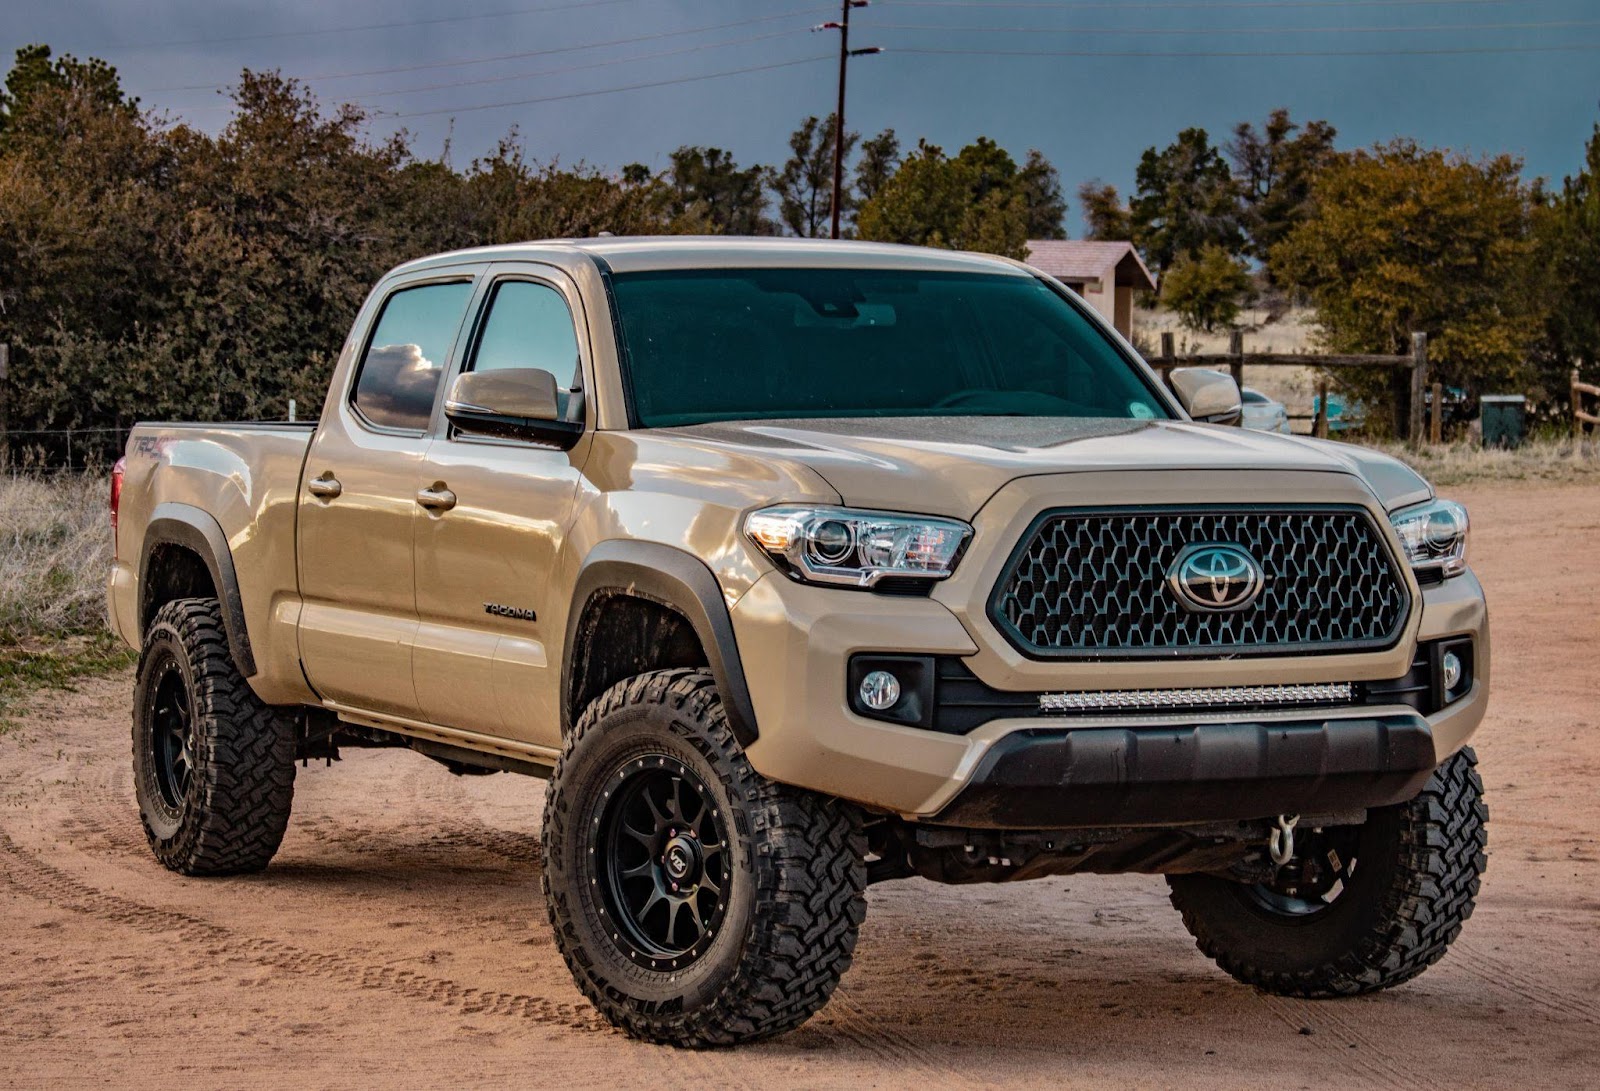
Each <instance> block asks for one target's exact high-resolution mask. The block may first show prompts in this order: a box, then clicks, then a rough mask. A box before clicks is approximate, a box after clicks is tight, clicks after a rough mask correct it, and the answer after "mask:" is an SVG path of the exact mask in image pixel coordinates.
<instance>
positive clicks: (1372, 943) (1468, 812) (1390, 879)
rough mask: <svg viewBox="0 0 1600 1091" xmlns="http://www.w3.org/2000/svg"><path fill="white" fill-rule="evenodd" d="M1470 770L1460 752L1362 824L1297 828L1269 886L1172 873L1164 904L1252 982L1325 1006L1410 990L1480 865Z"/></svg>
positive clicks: (1447, 938) (1438, 947)
mask: <svg viewBox="0 0 1600 1091" xmlns="http://www.w3.org/2000/svg"><path fill="white" fill-rule="evenodd" d="M1476 765H1477V758H1476V756H1475V755H1474V754H1473V752H1472V751H1471V750H1470V749H1466V750H1463V751H1461V752H1460V753H1458V754H1456V755H1455V756H1454V757H1452V758H1451V759H1450V760H1449V761H1447V762H1445V763H1444V764H1443V765H1441V766H1440V767H1439V768H1438V769H1437V770H1435V771H1434V774H1433V776H1432V777H1430V778H1429V779H1428V782H1427V784H1426V785H1424V786H1423V789H1422V791H1421V792H1420V793H1419V794H1418V795H1417V797H1416V798H1415V799H1412V800H1411V801H1409V802H1407V803H1402V804H1398V805H1396V806H1393V807H1384V808H1381V809H1378V810H1374V811H1372V812H1371V813H1370V814H1369V816H1368V818H1367V821H1366V822H1365V823H1363V824H1362V825H1360V826H1333V827H1327V828H1324V829H1321V830H1304V829H1302V830H1298V831H1297V832H1296V837H1295V851H1294V855H1293V857H1292V858H1291V859H1290V860H1289V862H1288V863H1287V864H1285V865H1284V866H1283V867H1282V868H1280V869H1279V871H1278V873H1277V875H1276V876H1275V877H1274V879H1273V880H1272V881H1271V882H1267V883H1254V884H1251V883H1237V882H1230V881H1228V880H1226V879H1221V878H1216V877H1214V876H1209V875H1174V876H1170V877H1169V878H1168V880H1167V882H1168V884H1169V885H1170V886H1171V888H1172V904H1173V905H1174V906H1176V907H1177V908H1178V910H1179V912H1181V913H1182V914H1183V923H1184V925H1185V926H1186V927H1187V928H1188V929H1189V933H1190V934H1191V935H1193V936H1194V938H1195V942H1196V943H1197V945H1198V946H1199V948H1200V950H1201V951H1203V952H1204V953H1205V954H1206V955H1207V956H1209V957H1210V958H1212V959H1214V960H1215V961H1216V963H1217V965H1219V966H1221V967H1222V968H1223V969H1224V970H1226V971H1227V972H1228V973H1230V974H1232V975H1233V976H1234V977H1235V978H1237V979H1238V980H1240V981H1242V982H1244V983H1246V984H1248V985H1255V986H1258V987H1260V988H1263V989H1266V990H1268V991H1270V992H1275V993H1281V994H1283V995H1287V996H1302V997H1330V996H1353V995H1356V994H1359V993H1366V992H1374V991H1376V990H1378V989H1386V988H1388V987H1390V986H1392V985H1398V984H1400V983H1401V982H1403V981H1409V980H1410V979H1411V978H1413V977H1415V976H1417V975H1418V974H1420V973H1421V972H1422V971H1423V970H1425V969H1427V968H1428V967H1429V966H1431V965H1433V964H1434V963H1435V962H1437V961H1438V960H1439V959H1440V958H1442V957H1444V953H1445V951H1446V950H1447V949H1448V948H1449V946H1450V944H1451V943H1452V942H1453V941H1454V940H1455V938H1456V936H1457V935H1459V934H1460V932H1461V925H1462V923H1463V922H1464V921H1465V920H1466V919H1467V918H1468V917H1470V916H1471V915H1472V908H1473V903H1474V901H1475V899H1476V898H1477V894H1478V884H1479V878H1480V876H1482V874H1483V871H1484V868H1485V867H1486V866H1487V863H1488V861H1487V857H1486V856H1485V847H1486V845H1487V823H1488V820H1489V812H1488V809H1487V808H1486V807H1485V806H1484V803H1483V782H1482V781H1481V780H1480V779H1479V778H1478V773H1477V769H1476V768H1475V767H1476Z"/></svg>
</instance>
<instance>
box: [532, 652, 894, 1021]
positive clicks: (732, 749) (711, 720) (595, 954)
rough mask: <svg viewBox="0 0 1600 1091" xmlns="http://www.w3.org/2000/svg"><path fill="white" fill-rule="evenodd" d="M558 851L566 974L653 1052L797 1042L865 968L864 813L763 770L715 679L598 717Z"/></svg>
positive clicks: (610, 699)
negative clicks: (735, 727)
mask: <svg viewBox="0 0 1600 1091" xmlns="http://www.w3.org/2000/svg"><path fill="white" fill-rule="evenodd" d="M542 836H543V848H544V866H545V872H544V890H545V896H546V902H547V905H548V908H549V912H550V923H551V925H552V927H553V928H554V930H555V934H556V942H557V944H558V945H559V946H560V948H561V952H562V955H563V956H564V957H565V958H566V961H567V966H568V967H569V968H570V969H571V971H572V975H573V978H574V979H575V980H576V981H577V983H578V986H579V988H581V989H582V990H583V992H584V994H585V995H586V996H587V997H588V998H589V1000H590V1001H591V1002H592V1003H593V1004H594V1005H595V1007H596V1008H598V1009H599V1010H600V1012H601V1013H602V1014H603V1015H605V1016H606V1018H607V1019H609V1020H610V1021H611V1022H612V1023H614V1024H616V1025H617V1026H619V1027H621V1028H623V1029H624V1030H626V1031H627V1032H628V1033H630V1034H632V1035H634V1036H636V1037H639V1038H644V1039H647V1040H650V1041H657V1042H666V1043H670V1044H673V1045H681V1046H695V1047H700V1046H711V1045H728V1044H732V1043H736V1042H744V1041H750V1040H753V1039H757V1038H763V1037H768V1036H770V1035H773V1034H778V1033H781V1032H783V1031H786V1030H789V1029H792V1028H793V1027H797V1026H799V1025H800V1024H801V1023H803V1022H805V1020H806V1019H808V1018H809V1017H810V1016H811V1015H812V1014H813V1013H814V1012H816V1011H817V1010H818V1009H819V1008H821V1007H822V1006H823V1005H824V1004H826V1003H827V1000H828V997H829V996H830V995H831V994H832V992H833V989H834V986H835V985H837V984H838V981H839V978H840V976H841V975H842V974H843V973H844V971H845V970H846V968H848V967H849V965H850V959H851V955H852V953H853V951H854V950H855V943H856V932H857V929H858V928H859V926H860V924H861V921H862V919H863V917H864V916H865V915H866V899H865V897H864V896H863V891H864V889H865V887H866V865H865V862H864V861H865V855H866V840H865V836H864V834H863V833H862V827H861V817H860V814H859V813H858V812H857V811H856V809H855V808H854V807H851V806H849V805H847V804H844V803H841V802H839V801H838V800H834V799H829V798H827V797H824V796H819V795H815V794H813V793H810V792H803V791H799V790H796V789H792V788H788V787H784V786H782V785H778V784H774V783H772V782H770V781H768V780H766V779H765V778H763V777H762V776H761V775H760V774H759V773H757V772H756V771H755V770H754V769H752V768H751V767H750V763H749V762H748V761H747V760H746V759H745V756H744V752H743V750H742V749H741V748H740V746H739V744H738V742H737V741H736V740H735V739H734V738H733V733H732V731H731V730H730V729H729V727H728V722H727V717H726V716H725V715H724V713H723V709H722V702H721V699H720V697H719V696H718V694H717V690H716V686H715V684H714V683H713V681H712V679H711V676H710V675H709V674H708V673H707V672H705V671H703V670H669V671H656V672H653V673H650V674H644V675H640V676H639V677H637V678H633V679H630V680H628V681H626V682H621V683H619V684H618V685H616V686H614V687H613V688H612V689H611V690H609V691H608V692H606V693H605V694H603V695H602V696H601V697H599V698H598V699H596V700H595V702H594V703H593V704H592V705H591V706H590V707H589V709H588V710H587V711H586V712H585V713H584V715H583V718H582V719H581V720H580V721H579V723H578V725H577V727H575V728H574V729H573V732H572V734H571V736H570V737H569V738H568V739H567V745H566V749H565V752H564V753H563V755H562V757H561V760H560V763H559V764H558V765H557V766H556V771H555V774H554V776H553V777H552V779H551V781H550V787H549V791H548V794H547V796H546V802H545V816H544V829H543V835H542Z"/></svg>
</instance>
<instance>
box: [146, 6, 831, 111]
mask: <svg viewBox="0 0 1600 1091" xmlns="http://www.w3.org/2000/svg"><path fill="white" fill-rule="evenodd" d="M818 10H820V9H818V8H815V7H810V8H795V9H793V10H790V11H783V12H778V13H776V14H773V15H762V16H759V17H757V18H754V19H738V20H735V21H734V22H731V23H712V24H710V25H708V26H698V27H689V28H687V29H685V30H667V31H662V32H661V33H659V34H640V35H635V36H634V37H631V38H612V39H610V40H609V41H604V42H587V43H585V44H582V45H567V46H555V47H552V48H550V49H531V50H526V51H523V52H520V53H499V54H496V55H494V56H491V57H469V58H467V59H466V60H460V61H430V62H428V63H427V64H407V65H397V66H395V67H391V68H367V69H363V70H361V71H358V72H329V73H324V74H322V75H316V76H302V77H300V78H301V79H304V80H307V81H318V82H321V81H327V80H348V79H356V78H358V77H361V76H391V75H395V74H398V73H401V72H427V71H432V70H434V69H439V68H465V67H467V66H469V65H477V64H495V63H497V62H500V61H523V60H528V59H529V58H532V57H548V56H553V55H555V54H558V53H578V52H582V51H583V50H587V49H604V48H607V47H610V46H617V45H636V44H638V43H639V42H653V41H659V40H661V39H663V38H681V37H685V36H687V35H690V34H708V33H710V32H711V31H714V30H731V29H733V28H734V27H743V26H752V25H754V24H756V23H770V22H772V21H774V20H777V19H789V18H793V17H795V16H798V15H808V16H809V15H814V14H816V13H817V12H818ZM227 88H228V85H227V84H216V83H191V84H184V85H181V86H176V87H153V88H151V89H150V90H149V91H148V92H146V93H147V94H155V93H158V92H162V91H225V90H227Z"/></svg>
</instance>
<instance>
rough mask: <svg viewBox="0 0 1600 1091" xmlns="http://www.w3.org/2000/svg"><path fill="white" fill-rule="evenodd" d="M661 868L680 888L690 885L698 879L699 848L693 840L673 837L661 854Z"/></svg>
mask: <svg viewBox="0 0 1600 1091" xmlns="http://www.w3.org/2000/svg"><path fill="white" fill-rule="evenodd" d="M661 866H662V868H663V869H664V870H665V871H666V873H667V877H668V878H669V879H671V880H672V881H673V882H675V883H677V884H678V885H679V886H680V887H681V886H685V885H687V884H689V883H692V882H694V881H695V880H696V879H697V878H698V877H699V872H700V848H699V846H698V845H697V844H695V842H694V839H693V838H690V837H683V836H678V837H674V838H673V839H672V840H670V841H668V842H667V847H666V850H665V851H664V852H662V854H661Z"/></svg>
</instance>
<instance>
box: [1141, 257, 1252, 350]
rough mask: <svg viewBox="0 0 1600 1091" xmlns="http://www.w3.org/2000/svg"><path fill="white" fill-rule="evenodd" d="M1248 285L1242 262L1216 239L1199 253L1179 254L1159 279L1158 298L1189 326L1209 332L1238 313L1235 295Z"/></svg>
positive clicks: (1246, 271)
mask: <svg viewBox="0 0 1600 1091" xmlns="http://www.w3.org/2000/svg"><path fill="white" fill-rule="evenodd" d="M1249 288H1250V272H1249V270H1248V269H1246V268H1245V266H1244V263H1243V262H1242V261H1240V260H1239V259H1238V258H1236V257H1234V256H1233V255H1232V254H1229V253H1228V252H1227V251H1226V250H1224V249H1223V248H1222V247H1220V246H1218V245H1217V244H1216V243H1214V242H1213V243H1206V245H1205V246H1203V247H1201V248H1200V253H1199V255H1198V256H1197V255H1192V254H1180V255H1179V256H1178V258H1177V260H1176V261H1174V262H1173V263H1172V268H1171V269H1169V270H1167V275H1166V278H1165V279H1164V280H1163V281H1162V282H1161V302H1162V304H1164V305H1165V306H1166V307H1168V308H1170V309H1171V310H1172V311H1174V312H1175V313H1176V314H1177V315H1178V317H1179V318H1181V319H1182V320H1183V324H1184V325H1185V326H1187V327H1188V328H1189V329H1191V330H1204V331H1205V332H1206V333H1210V332H1211V331H1212V330H1214V329H1216V328H1217V327H1218V326H1231V325H1232V324H1233V320H1234V319H1235V318H1237V317H1239V297H1240V296H1242V295H1243V294H1244V293H1245V292H1246V291H1247V290H1249Z"/></svg>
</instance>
